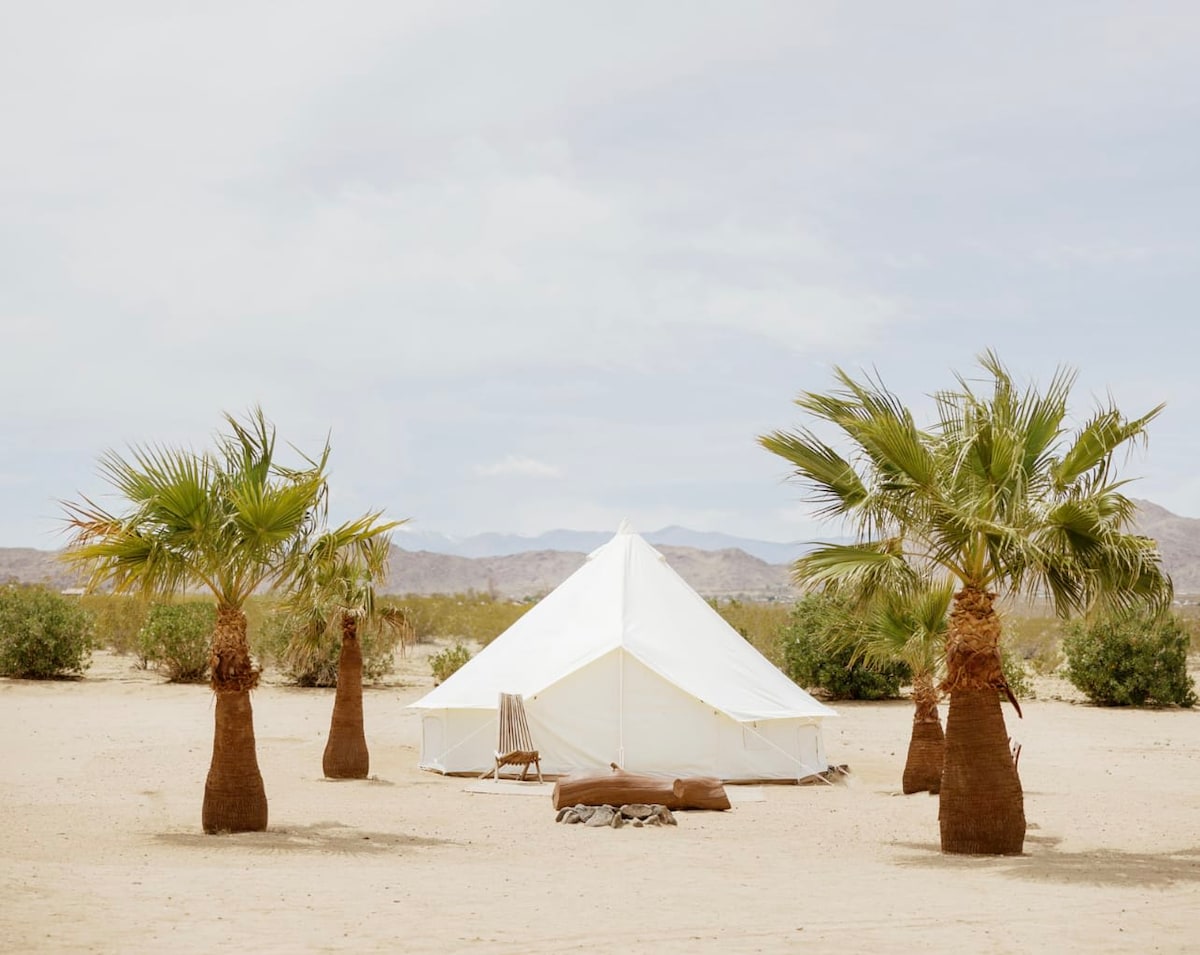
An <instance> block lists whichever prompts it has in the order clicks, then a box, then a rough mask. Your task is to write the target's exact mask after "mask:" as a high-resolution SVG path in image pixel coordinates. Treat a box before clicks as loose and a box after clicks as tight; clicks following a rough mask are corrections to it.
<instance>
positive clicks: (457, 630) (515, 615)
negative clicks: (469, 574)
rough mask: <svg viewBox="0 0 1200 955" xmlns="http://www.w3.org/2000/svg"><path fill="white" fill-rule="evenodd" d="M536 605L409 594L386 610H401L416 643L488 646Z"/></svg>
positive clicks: (391, 600)
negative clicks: (433, 642) (453, 643)
mask: <svg viewBox="0 0 1200 955" xmlns="http://www.w3.org/2000/svg"><path fill="white" fill-rule="evenodd" d="M535 603H536V601H535V600H532V599H530V600H506V599H504V598H502V597H497V596H495V595H493V594H486V593H483V594H481V593H474V592H468V593H463V594H407V595H405V596H403V597H386V598H384V599H383V600H382V601H381V604H382V605H383V606H385V607H393V608H396V609H398V610H400V611H401V612H402V613H403V614H404V616H405V617H406V618H407V620H408V621H409V622H410V624H411V625H412V627H413V633H414V636H415V638H416V639H417V640H419V641H421V642H423V643H428V642H430V641H433V640H439V639H442V640H468V641H472V642H474V643H477V644H479V645H480V646H486V645H487V644H489V643H491V642H492V641H493V640H494V639H495V638H496V637H498V636H499V635H500V634H502V633H503V632H504V631H505V630H507V629H508V628H509V627H511V626H512V625H513V624H514V623H516V622H517V621H518V620H520V619H521V617H522V616H523V615H524V614H525V612H526V611H528V610H529V608H530V607H532V606H533V605H534V604H535Z"/></svg>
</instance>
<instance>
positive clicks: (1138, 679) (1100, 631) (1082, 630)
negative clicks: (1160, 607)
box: [1063, 613, 1196, 706]
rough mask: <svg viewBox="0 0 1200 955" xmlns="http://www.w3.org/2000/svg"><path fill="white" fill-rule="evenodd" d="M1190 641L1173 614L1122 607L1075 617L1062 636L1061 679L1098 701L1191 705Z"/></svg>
mask: <svg viewBox="0 0 1200 955" xmlns="http://www.w3.org/2000/svg"><path fill="white" fill-rule="evenodd" d="M1190 642H1191V640H1190V635H1189V633H1188V630H1187V628H1186V627H1185V626H1184V623H1183V621H1182V620H1180V618H1179V617H1178V616H1176V615H1175V614H1170V615H1166V616H1163V617H1159V618H1153V617H1150V616H1148V615H1146V614H1142V613H1125V614H1118V615H1113V616H1110V617H1107V618H1103V619H1101V620H1098V621H1096V622H1094V623H1091V624H1087V623H1076V624H1074V625H1072V626H1071V627H1070V628H1069V629H1068V631H1067V635H1066V638H1065V639H1064V640H1063V652H1064V653H1065V654H1066V657H1067V679H1068V680H1070V681H1071V683H1072V684H1074V686H1075V688H1076V689H1078V690H1080V691H1082V692H1083V693H1084V694H1086V696H1087V697H1088V699H1089V700H1091V701H1092V702H1093V703H1099V704H1100V705H1102V706H1145V705H1147V704H1157V705H1160V706H1170V705H1178V706H1192V705H1194V704H1195V702H1196V693H1195V687H1194V686H1193V684H1192V679H1191V677H1190V676H1189V675H1188V672H1187V655H1188V649H1189V645H1190Z"/></svg>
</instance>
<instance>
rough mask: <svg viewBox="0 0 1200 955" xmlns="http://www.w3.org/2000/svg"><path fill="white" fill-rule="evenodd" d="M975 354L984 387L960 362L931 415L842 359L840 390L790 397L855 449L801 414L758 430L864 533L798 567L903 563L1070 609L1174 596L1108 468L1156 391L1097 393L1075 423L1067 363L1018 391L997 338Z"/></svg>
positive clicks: (820, 506)
mask: <svg viewBox="0 0 1200 955" xmlns="http://www.w3.org/2000/svg"><path fill="white" fill-rule="evenodd" d="M980 365H981V367H982V368H983V370H984V371H985V372H986V375H987V378H986V380H985V382H983V386H984V387H987V386H990V391H988V392H983V393H981V392H980V384H979V383H972V382H969V381H967V380H966V379H964V378H962V377H960V378H959V379H958V387H957V388H954V389H951V390H946V391H941V392H938V393H936V394H935V395H934V399H935V406H936V409H937V419H936V421H935V422H934V423H933V424H932V425H931V426H929V427H926V428H920V427H918V426H917V425H916V423H915V422H914V420H913V417H912V415H911V414H910V413H909V412H908V411H907V409H905V408H904V407H903V405H902V404H901V403H900V401H899V399H898V398H897V397H896V396H895V395H893V394H892V393H891V392H890V391H888V390H887V389H886V388H885V387H884V385H883V384H882V383H881V382H880V381H878V380H872V379H867V380H866V381H864V382H859V381H856V380H854V379H853V378H851V377H850V376H849V375H847V374H846V373H845V372H843V371H840V370H839V371H838V372H837V380H838V383H839V388H838V389H837V390H835V391H833V392H832V393H830V394H817V393H810V392H806V393H804V394H802V395H801V396H800V397H799V398H797V400H796V404H797V405H798V406H799V407H801V408H802V409H804V410H805V411H806V412H808V413H809V415H810V416H811V417H812V418H814V419H815V420H816V425H817V426H819V427H821V428H822V429H823V430H824V431H828V430H830V429H831V426H832V430H833V431H834V432H835V433H840V436H841V438H842V439H843V443H844V445H845V446H846V447H847V448H848V454H845V455H844V454H843V453H841V452H839V451H838V450H836V449H835V448H834V447H833V445H832V444H829V443H827V442H826V441H824V440H822V439H820V438H818V437H817V434H816V431H814V430H813V429H810V428H804V429H801V430H797V431H791V432H774V433H772V434H768V435H764V436H762V437H761V438H760V439H759V441H760V443H761V444H762V445H763V447H765V448H766V449H767V450H769V451H771V452H773V453H774V454H777V455H779V456H780V457H782V458H783V459H784V460H786V461H787V462H788V463H789V464H790V465H791V466H792V467H793V468H794V476H795V477H796V478H797V479H798V480H799V481H800V482H801V484H802V485H804V486H805V488H806V490H807V492H808V499H809V500H810V501H812V502H813V503H814V504H815V505H816V508H817V513H818V514H820V515H822V516H826V517H832V518H840V519H842V520H843V521H844V522H845V523H847V524H849V526H850V527H851V529H852V530H853V531H854V533H855V534H856V536H857V537H858V539H859V542H858V543H857V544H854V545H851V546H823V547H820V548H818V549H817V550H816V551H814V552H813V553H812V554H810V555H808V556H807V557H805V558H804V559H802V560H801V561H800V562H799V563H798V564H797V566H796V574H797V576H798V578H799V579H800V580H801V581H802V582H804V583H809V584H820V585H829V584H832V583H835V582H838V581H841V582H843V583H846V582H855V583H856V584H858V585H861V584H864V583H867V582H873V583H874V585H875V586H878V587H889V586H893V585H894V584H896V583H897V582H898V581H900V580H901V579H902V578H903V577H904V575H905V571H904V570H903V568H902V566H901V565H902V564H904V563H906V564H907V565H908V566H910V567H912V568H914V569H915V570H916V571H917V572H919V573H923V574H929V575H933V576H937V575H938V574H946V575H948V576H949V577H950V578H952V579H955V580H957V581H958V583H959V584H960V585H962V586H968V587H972V588H974V589H978V590H981V591H987V590H990V589H1006V590H1009V591H1012V592H1029V593H1034V594H1038V595H1042V596H1046V597H1048V598H1050V599H1051V600H1052V602H1053V603H1054V604H1055V606H1056V607H1057V608H1058V609H1059V610H1060V611H1061V612H1063V613H1068V612H1074V611H1081V610H1084V609H1086V608H1088V607H1089V606H1091V605H1093V604H1094V603H1096V602H1105V603H1108V604H1113V605H1116V606H1122V607H1125V606H1132V605H1135V604H1138V603H1141V602H1150V603H1151V604H1153V605H1155V606H1158V607H1162V606H1165V605H1166V604H1168V603H1169V602H1170V597H1171V588H1170V581H1169V579H1167V578H1166V577H1164V575H1163V574H1162V572H1161V569H1160V566H1159V557H1158V551H1157V548H1156V546H1155V545H1154V543H1153V541H1150V540H1148V539H1146V538H1143V537H1138V536H1136V535H1133V534H1131V533H1128V532H1127V530H1126V528H1127V527H1128V525H1129V522H1130V520H1131V518H1132V515H1133V510H1134V506H1133V503H1132V502H1131V501H1130V500H1129V499H1128V498H1127V497H1125V496H1124V495H1123V494H1122V493H1121V489H1122V486H1123V484H1124V482H1123V481H1119V480H1117V479H1116V478H1115V477H1114V474H1113V470H1114V468H1113V457H1114V455H1115V454H1116V452H1117V451H1118V450H1119V449H1120V448H1121V447H1122V446H1126V445H1130V444H1132V443H1134V442H1137V441H1141V440H1144V439H1145V436H1146V427H1147V425H1148V424H1149V423H1150V422H1151V421H1152V420H1153V419H1154V418H1155V416H1156V415H1157V414H1158V413H1159V412H1160V411H1161V409H1162V406H1161V405H1160V406H1159V407H1157V408H1155V409H1153V410H1152V411H1150V412H1149V413H1148V414H1145V415H1143V416H1141V417H1139V418H1135V419H1127V418H1125V417H1124V416H1122V415H1121V414H1120V412H1119V411H1118V410H1117V409H1115V408H1112V407H1109V408H1104V409H1101V410H1099V411H1097V412H1096V413H1095V414H1094V415H1093V416H1092V417H1091V418H1090V419H1089V420H1087V421H1086V422H1085V423H1084V424H1083V425H1082V427H1080V428H1079V429H1078V430H1076V431H1075V432H1074V433H1071V432H1070V430H1069V427H1068V411H1067V398H1068V395H1069V393H1070V390H1071V386H1072V385H1073V383H1074V379H1075V375H1074V373H1072V372H1069V371H1066V370H1061V371H1059V372H1058V373H1057V374H1056V375H1055V376H1054V378H1053V379H1052V380H1051V382H1050V384H1049V386H1048V387H1047V388H1046V389H1045V390H1044V391H1039V390H1038V389H1037V388H1035V387H1032V386H1031V387H1028V388H1026V389H1024V390H1021V389H1019V388H1018V387H1017V386H1016V385H1015V383H1014V381H1013V379H1012V376H1011V375H1010V374H1009V372H1008V371H1007V369H1006V368H1005V367H1004V366H1003V364H1001V362H1000V361H999V359H998V358H997V357H996V356H995V355H994V354H993V353H991V352H987V353H985V354H984V355H982V356H981V357H980Z"/></svg>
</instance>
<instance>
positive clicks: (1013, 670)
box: [1000, 644, 1035, 700]
mask: <svg viewBox="0 0 1200 955" xmlns="http://www.w3.org/2000/svg"><path fill="white" fill-rule="evenodd" d="M1000 670H1001V672H1002V673H1003V674H1004V679H1005V680H1006V681H1007V682H1008V688H1009V689H1010V690H1012V694H1013V696H1015V697H1016V698H1017V699H1018V700H1023V699H1033V697H1034V696H1035V694H1034V692H1033V683H1032V682H1031V681H1030V679H1029V668H1028V667H1026V666H1025V661H1024V660H1023V659H1022V658H1021V656H1020V654H1018V653H1013V652H1011V651H1010V650H1009V649H1008V648H1007V647H1006V646H1004V645H1003V644H1002V645H1001V646H1000Z"/></svg>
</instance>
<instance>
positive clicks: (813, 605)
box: [782, 594, 912, 700]
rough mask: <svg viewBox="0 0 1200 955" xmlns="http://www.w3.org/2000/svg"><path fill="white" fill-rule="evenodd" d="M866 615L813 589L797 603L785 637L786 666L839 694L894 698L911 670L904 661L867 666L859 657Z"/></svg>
mask: <svg viewBox="0 0 1200 955" xmlns="http://www.w3.org/2000/svg"><path fill="white" fill-rule="evenodd" d="M864 628H865V620H864V619H863V617H862V616H861V615H860V614H858V613H855V611H854V610H853V609H852V608H851V607H850V605H849V604H848V603H846V602H845V601H841V600H838V599H836V598H833V597H828V596H825V595H823V594H810V595H809V596H807V597H804V598H803V599H802V600H801V601H800V602H799V603H797V604H796V606H795V608H793V610H792V614H791V622H790V623H789V624H788V626H787V628H786V629H785V630H784V633H783V638H782V648H783V670H784V672H785V673H786V674H787V675H788V676H789V677H791V678H792V680H794V681H795V682H796V683H797V684H799V685H800V686H802V687H805V688H806V689H809V690H819V691H822V692H823V694H824V695H826V696H828V697H829V698H830V699H834V700H890V699H896V698H897V697H899V696H900V687H901V686H903V685H904V683H905V682H906V681H908V680H909V679H911V677H912V674H911V671H910V670H909V668H908V667H907V666H905V665H904V664H902V663H890V664H886V665H883V666H879V667H872V666H868V665H867V664H866V663H864V662H863V661H862V660H859V659H857V658H856V648H857V645H858V642H859V640H860V639H861V638H862V636H863V633H864Z"/></svg>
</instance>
